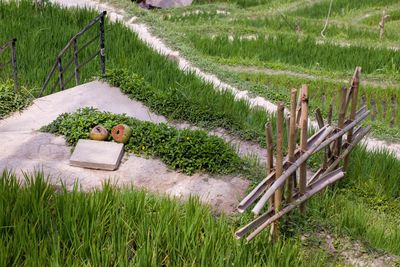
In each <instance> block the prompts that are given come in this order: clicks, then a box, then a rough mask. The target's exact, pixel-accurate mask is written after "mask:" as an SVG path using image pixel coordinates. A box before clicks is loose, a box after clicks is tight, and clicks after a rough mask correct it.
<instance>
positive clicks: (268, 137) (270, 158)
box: [265, 122, 274, 176]
mask: <svg viewBox="0 0 400 267" xmlns="http://www.w3.org/2000/svg"><path fill="white" fill-rule="evenodd" d="M265 141H266V144H267V176H268V175H269V174H270V173H271V172H272V170H273V168H274V155H273V146H272V125H271V123H270V122H268V123H267V124H265Z"/></svg>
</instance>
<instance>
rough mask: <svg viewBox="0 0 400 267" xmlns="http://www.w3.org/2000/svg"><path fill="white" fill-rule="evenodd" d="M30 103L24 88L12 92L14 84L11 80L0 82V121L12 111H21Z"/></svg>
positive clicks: (30, 98) (30, 100)
mask: <svg viewBox="0 0 400 267" xmlns="http://www.w3.org/2000/svg"><path fill="white" fill-rule="evenodd" d="M31 102H32V97H30V96H29V94H28V93H27V91H26V89H25V88H20V90H19V91H18V92H17V93H15V92H14V83H13V82H12V81H11V80H8V81H5V82H0V119H3V118H4V117H6V116H7V115H8V114H10V113H12V112H14V111H21V110H22V109H24V108H25V107H27V106H28V105H29V104H30V103H31Z"/></svg>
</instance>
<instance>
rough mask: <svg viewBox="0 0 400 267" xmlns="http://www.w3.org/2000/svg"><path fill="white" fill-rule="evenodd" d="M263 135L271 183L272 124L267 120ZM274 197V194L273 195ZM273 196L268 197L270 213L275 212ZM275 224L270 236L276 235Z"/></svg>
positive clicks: (272, 169)
mask: <svg viewBox="0 0 400 267" xmlns="http://www.w3.org/2000/svg"><path fill="white" fill-rule="evenodd" d="M265 137H266V142H267V174H268V175H269V176H271V177H272V179H271V183H272V182H273V181H274V180H273V179H275V177H276V175H274V176H272V175H271V174H272V173H273V172H274V174H275V171H274V154H273V153H274V152H273V144H272V137H273V135H272V124H271V123H270V122H269V123H267V124H266V125H265ZM274 197H275V196H274ZM274 197H273V198H270V199H269V207H270V209H272V211H271V213H272V214H273V213H275V209H274ZM276 229H277V228H276V225H275V224H272V226H271V236H272V237H275V236H277V233H276Z"/></svg>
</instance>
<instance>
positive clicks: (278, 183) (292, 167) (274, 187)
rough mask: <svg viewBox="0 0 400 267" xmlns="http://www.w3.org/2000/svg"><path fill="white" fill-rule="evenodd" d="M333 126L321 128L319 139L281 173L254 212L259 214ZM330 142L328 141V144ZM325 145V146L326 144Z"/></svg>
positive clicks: (318, 145)
mask: <svg viewBox="0 0 400 267" xmlns="http://www.w3.org/2000/svg"><path fill="white" fill-rule="evenodd" d="M332 130H333V128H332V127H324V128H323V129H321V130H320V134H319V135H318V140H317V141H316V142H315V143H314V144H313V145H312V146H311V147H309V148H308V150H307V151H305V152H304V153H303V154H302V155H301V156H300V157H299V158H298V159H297V160H296V161H295V162H293V164H291V165H290V167H289V168H288V169H287V170H286V171H285V172H284V173H283V175H281V176H280V177H278V178H277V179H276V180H275V182H274V183H273V184H272V185H271V187H270V188H268V190H267V191H266V192H265V194H264V195H263V196H262V197H261V199H260V200H259V201H258V203H257V204H256V205H255V206H254V208H253V209H252V212H253V213H254V214H256V215H258V214H259V213H260V211H261V209H262V208H263V207H264V205H265V203H266V202H267V200H268V199H269V198H270V197H272V196H273V194H274V193H275V191H276V190H277V189H278V188H280V187H281V186H283V184H284V183H285V181H286V180H287V178H289V177H290V176H291V175H292V174H293V173H294V172H295V171H296V170H297V169H298V168H300V166H301V164H303V163H304V162H305V161H306V160H307V159H308V158H309V157H311V155H312V154H313V153H314V152H315V150H316V149H317V148H318V147H320V146H321V144H322V143H323V142H324V140H325V139H326V137H327V136H328V135H329V134H330V133H331V132H332ZM328 144H330V143H327V144H326V145H328ZM326 145H325V146H326Z"/></svg>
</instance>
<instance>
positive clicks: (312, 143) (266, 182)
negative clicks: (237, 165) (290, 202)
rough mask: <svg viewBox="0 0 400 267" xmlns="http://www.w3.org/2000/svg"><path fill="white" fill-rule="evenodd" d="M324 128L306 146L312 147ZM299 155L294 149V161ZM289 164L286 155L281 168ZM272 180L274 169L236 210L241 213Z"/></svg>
mask: <svg viewBox="0 0 400 267" xmlns="http://www.w3.org/2000/svg"><path fill="white" fill-rule="evenodd" d="M325 129H326V127H324V128H323V129H320V130H319V131H318V132H316V133H315V134H314V135H313V136H311V137H310V138H309V139H308V140H307V147H308V148H312V147H313V146H314V144H315V143H316V142H317V141H318V140H319V138H320V136H321V135H322V134H323V133H324V131H325ZM271 146H272V144H271ZM271 154H272V153H271ZM299 156H300V149H296V150H295V152H294V157H295V159H296V161H295V163H296V162H297V160H298V158H299ZM291 165H293V164H291V163H289V160H288V158H287V157H286V158H285V160H284V162H283V169H284V170H285V171H286V170H287V169H288V168H289V167H290V166H291ZM274 180H275V171H274V170H272V172H271V173H270V174H269V175H268V176H267V177H266V178H264V179H263V180H262V181H261V182H260V183H259V184H258V185H257V186H256V187H255V188H254V189H253V190H252V191H251V192H250V193H249V194H248V195H247V196H246V197H244V198H243V200H242V201H241V202H240V203H239V205H238V211H239V212H241V213H242V212H244V211H245V210H246V209H247V208H248V207H249V206H250V205H251V204H253V202H254V201H255V200H257V198H259V197H260V196H261V194H262V193H263V192H264V191H265V190H266V189H267V188H268V187H269V186H270V185H271V184H272V183H273V181H274Z"/></svg>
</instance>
